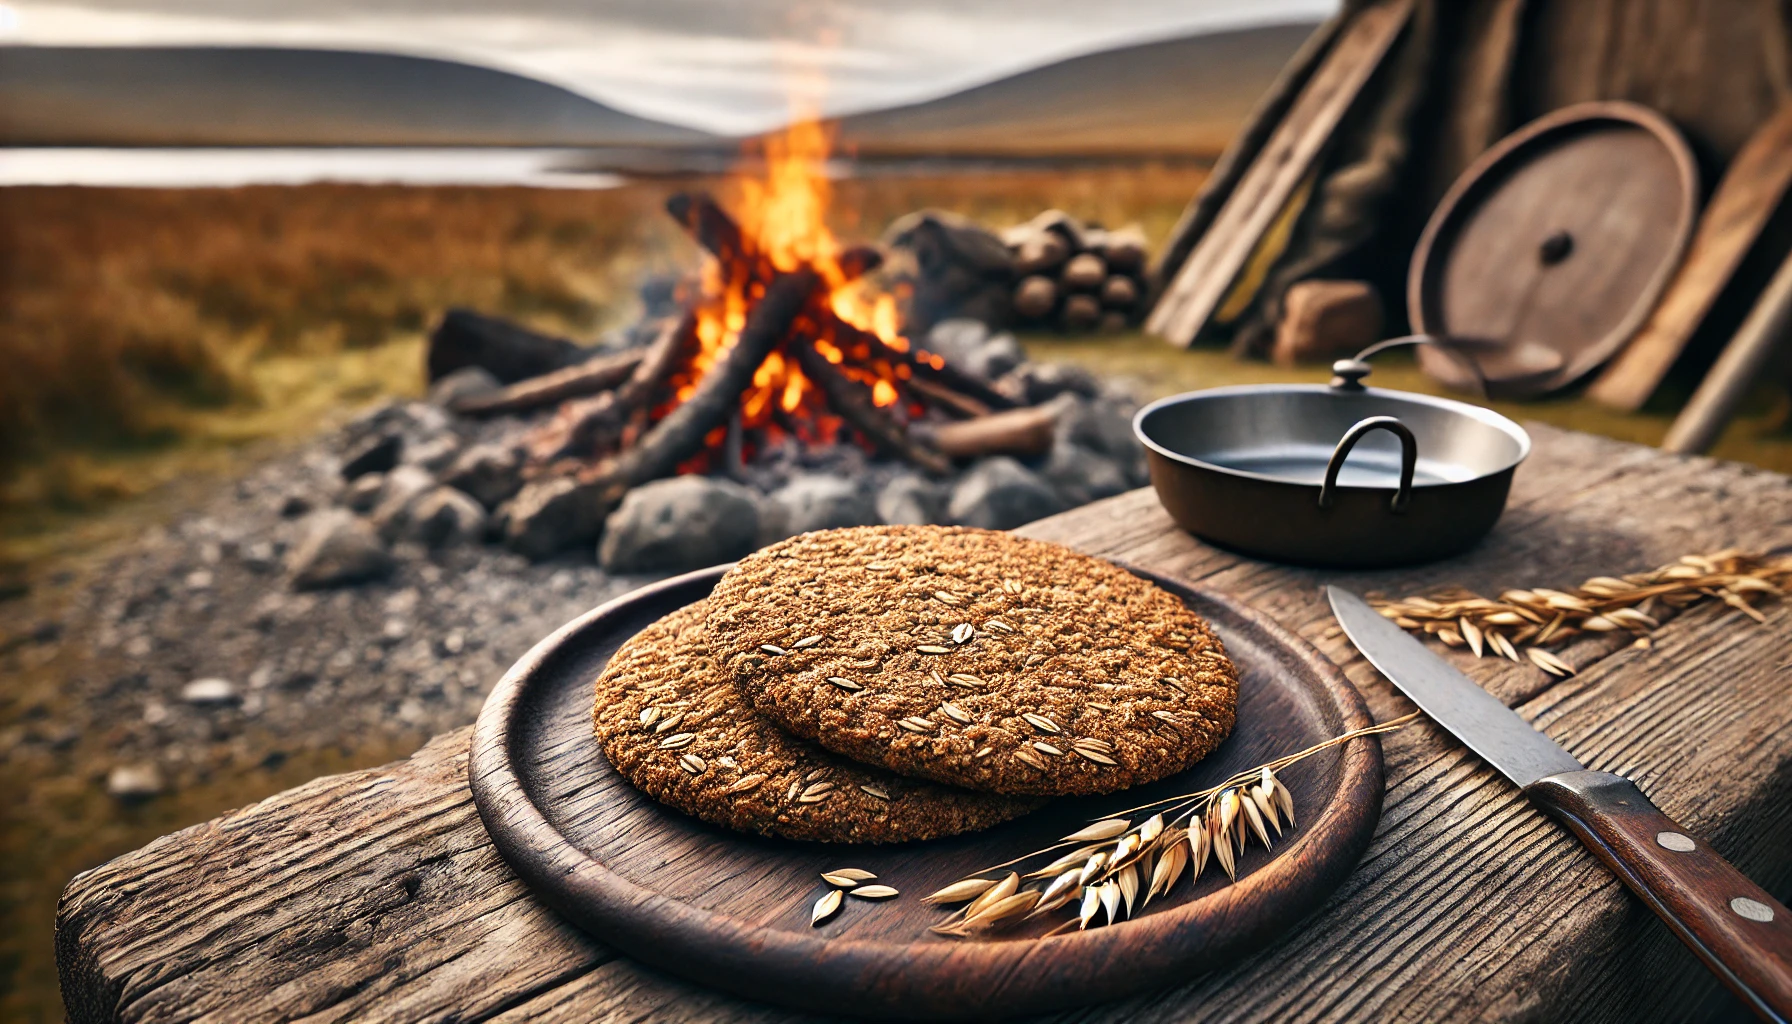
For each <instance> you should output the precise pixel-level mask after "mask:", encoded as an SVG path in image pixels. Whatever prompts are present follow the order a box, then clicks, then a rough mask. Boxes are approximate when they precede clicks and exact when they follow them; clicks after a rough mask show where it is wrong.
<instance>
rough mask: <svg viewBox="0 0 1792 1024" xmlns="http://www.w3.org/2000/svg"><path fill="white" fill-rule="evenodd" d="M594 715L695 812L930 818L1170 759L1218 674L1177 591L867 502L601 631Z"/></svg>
mask: <svg viewBox="0 0 1792 1024" xmlns="http://www.w3.org/2000/svg"><path fill="white" fill-rule="evenodd" d="M596 689H597V693H596V705H595V709H594V711H593V715H592V718H593V721H594V723H595V726H596V729H597V735H598V738H599V740H600V741H601V742H602V745H603V749H604V753H605V755H606V756H608V757H609V759H610V762H611V764H613V765H614V766H615V767H616V770H617V771H618V772H620V773H621V774H622V775H623V776H624V777H626V778H627V779H628V780H629V781H630V782H632V783H634V785H636V786H637V787H639V788H640V789H641V790H643V791H644V792H646V793H647V794H649V795H650V796H652V797H653V798H654V799H656V800H659V801H661V802H663V803H667V804H670V805H672V806H673V807H676V808H678V809H680V810H682V811H685V812H687V813H689V814H693V815H696V816H697V817H699V818H702V819H704V820H706V821H710V822H714V823H716V824H720V825H727V826H729V827H731V828H737V829H741V830H744V831H749V832H758V833H763V834H766V835H775V836H783V837H786V838H790V839H810V840H819V841H822V842H848V843H888V842H902V841H905V840H914V839H928V838H933V837H935V836H944V835H951V834H953V833H957V832H966V831H971V830H974V829H980V828H986V827H988V826H990V825H993V824H995V823H997V822H1000V821H1005V820H1007V819H1009V818H1013V817H1015V816H1017V815H1020V814H1024V813H1026V812H1027V811H1029V810H1032V809H1033V808H1035V807H1037V806H1039V805H1040V804H1041V803H1043V802H1044V801H1043V798H1045V797H1052V796H1069V795H1084V794H1093V793H1109V792H1113V791H1115V790H1119V789H1125V788H1127V787H1129V786H1137V785H1140V784H1142V783H1146V782H1150V781H1153V780H1155V779H1160V778H1163V777H1165V776H1167V775H1172V774H1175V773H1176V772H1179V771H1182V770H1183V769H1184V768H1187V767H1188V766H1189V765H1191V764H1194V763H1195V762H1196V761H1199V760H1200V759H1201V758H1202V757H1205V756H1206V755H1207V754H1208V752H1210V751H1211V750H1213V748H1214V747H1215V746H1217V745H1218V744H1219V742H1220V741H1221V740H1223V739H1225V738H1226V735H1227V734H1228V733H1229V732H1231V730H1232V721H1233V715H1234V711H1235V709H1236V707H1237V697H1238V680H1237V676H1236V673H1235V671H1234V669H1233V666H1232V663H1231V661H1230V660H1228V659H1227V657H1226V653H1225V649H1224V648H1223V646H1222V645H1221V644H1220V640H1219V638H1218V637H1217V636H1215V635H1214V633H1213V630H1212V629H1211V628H1210V627H1209V626H1208V624H1207V623H1206V622H1205V621H1203V620H1202V619H1201V618H1200V617H1199V616H1197V615H1195V614H1194V613H1193V612H1191V611H1189V610H1188V608H1186V607H1185V606H1184V605H1183V603H1182V601H1181V600H1180V599H1179V598H1177V597H1176V596H1175V595H1173V594H1170V593H1169V592H1167V591H1165V590H1163V589H1161V588H1159V587H1157V586H1156V585H1154V584H1152V583H1151V582H1149V581H1147V580H1143V579H1140V578H1139V577H1136V576H1134V575H1132V574H1131V573H1128V572H1126V571H1125V570H1124V569H1121V568H1118V567H1117V566H1114V565H1112V564H1110V563H1108V562H1104V561H1101V560H1099V559H1095V558H1090V557H1088V556H1086V555H1079V554H1077V553H1075V552H1073V551H1071V550H1069V549H1067V548H1063V547H1060V546H1058V545H1055V544H1047V543H1043V542H1040V541H1033V540H1025V539H1023V538H1020V537H1015V536H1013V535H1011V534H1006V533H997V532H992V531H987V530H969V529H959V528H952V527H925V526H871V527H857V528H853V529H845V530H828V531H823V532H819V533H809V534H804V535H802V536H798V537H793V538H791V539H789V540H786V541H784V542H782V543H779V544H775V545H773V546H771V547H768V548H766V549H764V550H762V551H760V552H758V553H756V554H753V555H750V556H748V557H747V558H745V559H743V560H742V561H741V562H740V563H739V564H738V565H736V566H735V567H734V568H733V569H732V570H730V571H729V572H728V573H727V575H725V576H723V577H722V580H721V582H720V583H719V584H718V585H717V586H716V589H715V591H714V593H712V594H711V595H710V596H709V597H708V598H707V599H706V600H703V601H699V602H698V603H696V604H693V605H690V606H687V607H685V608H681V609H679V610H678V611H676V612H673V613H672V614H671V615H668V616H666V617H665V618H663V619H661V620H660V621H658V622H656V623H654V624H653V625H651V626H649V627H648V628H646V629H645V630H642V631H641V632H640V633H639V634H637V635H636V636H635V637H633V638H632V639H630V640H629V641H628V642H627V643H626V644H624V645H623V647H622V649H621V650H619V651H617V652H616V656H615V657H614V658H612V659H611V660H610V663H609V665H608V666H607V667H606V668H605V669H604V671H603V673H602V675H601V676H600V677H599V678H598V680H597V687H596Z"/></svg>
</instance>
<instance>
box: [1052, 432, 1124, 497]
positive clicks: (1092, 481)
mask: <svg viewBox="0 0 1792 1024" xmlns="http://www.w3.org/2000/svg"><path fill="white" fill-rule="evenodd" d="M1041 475H1043V476H1044V477H1045V479H1046V481H1047V482H1048V483H1050V484H1051V485H1052V489H1053V490H1055V491H1057V492H1058V497H1060V498H1062V499H1064V504H1066V505H1070V506H1076V505H1087V504H1088V503H1089V502H1091V501H1097V500H1099V499H1102V498H1111V497H1113V496H1114V495H1116V494H1119V493H1121V492H1122V491H1126V490H1128V489H1130V488H1131V487H1132V480H1131V478H1130V476H1129V475H1128V474H1127V472H1126V471H1125V470H1124V469H1122V468H1121V467H1120V466H1119V465H1118V464H1116V463H1115V462H1114V461H1113V460H1112V459H1110V458H1108V457H1107V456H1105V455H1098V454H1096V453H1095V452H1092V451H1090V450H1089V449H1087V448H1084V447H1083V446H1081V445H1078V444H1072V443H1068V442H1060V443H1058V444H1055V445H1053V446H1052V453H1051V456H1050V457H1049V458H1047V459H1046V462H1045V466H1044V467H1043V468H1042V470H1041Z"/></svg>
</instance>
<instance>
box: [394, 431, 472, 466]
mask: <svg viewBox="0 0 1792 1024" xmlns="http://www.w3.org/2000/svg"><path fill="white" fill-rule="evenodd" d="M460 449H461V441H460V438H459V437H456V436H455V435H454V434H453V433H451V432H448V431H444V432H442V433H440V434H433V435H431V436H429V437H427V438H424V439H422V440H420V441H417V442H416V443H413V444H408V445H406V446H405V449H404V456H403V458H402V460H401V461H402V462H403V464H404V465H407V466H419V467H421V468H423V469H424V470H427V471H428V472H430V473H440V472H441V471H442V470H445V469H447V468H448V467H449V466H450V465H453V463H454V459H455V456H457V455H459V454H460Z"/></svg>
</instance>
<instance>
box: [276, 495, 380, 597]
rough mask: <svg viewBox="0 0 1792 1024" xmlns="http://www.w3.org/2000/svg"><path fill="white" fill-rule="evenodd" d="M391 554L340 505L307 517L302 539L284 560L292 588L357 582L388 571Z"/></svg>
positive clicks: (366, 524) (374, 577) (364, 521)
mask: <svg viewBox="0 0 1792 1024" xmlns="http://www.w3.org/2000/svg"><path fill="white" fill-rule="evenodd" d="M392 567H393V562H392V556H391V555H390V554H388V553H387V551H386V548H385V545H383V544H381V543H380V538H379V534H377V533H375V532H374V529H373V527H372V526H371V525H369V524H368V523H367V521H366V520H364V519H361V518H360V517H358V516H356V515H355V514H354V513H352V512H349V511H347V510H344V509H330V510H327V511H324V512H319V513H317V514H316V515H314V516H312V517H311V520H310V523H309V524H308V528H307V530H306V532H305V538H304V540H302V541H300V542H299V545H298V546H297V547H296V548H294V549H293V552H292V555H291V557H290V558H289V559H288V560H287V569H288V570H289V571H290V572H291V573H292V585H293V588H294V589H296V590H313V589H317V588H321V587H333V586H340V585H343V584H349V583H361V582H364V581H366V580H373V579H380V578H382V577H384V576H386V575H388V574H389V573H391V571H392Z"/></svg>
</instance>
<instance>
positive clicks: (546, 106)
mask: <svg viewBox="0 0 1792 1024" xmlns="http://www.w3.org/2000/svg"><path fill="white" fill-rule="evenodd" d="M712 140H713V137H712V136H709V135H706V134H705V133H703V132H699V131H696V130H694V129H691V128H684V127H680V126H677V125H670V124H665V123H662V122H659V121H652V120H649V119H647V118H643V117H636V116H634V115H632V114H625V113H623V112H622V111H619V110H615V109H612V108H610V107H607V106H604V105H603V104H601V103H598V102H596V101H594V100H590V99H587V98H585V97H583V96H580V95H578V94H577V93H574V92H571V91H569V90H566V89H562V88H560V87H559V86H555V85H549V84H547V83H545V82H540V81H537V80H535V79H532V78H525V77H523V76H521V75H513V74H510V73H509V72H505V71H497V70H493V69H491V68H484V67H477V66H475V65H471V64H461V63H456V62H454V61H446V60H434V59H431V58H426V57H406V56H400V55H398V54H386V53H359V52H353V51H341V50H305V49H284V48H273V47H63V46H6V47H0V144H4V145H39V146H83V145H103V146H668V145H670V146H676V145H685V144H690V143H700V142H705V141H712Z"/></svg>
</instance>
